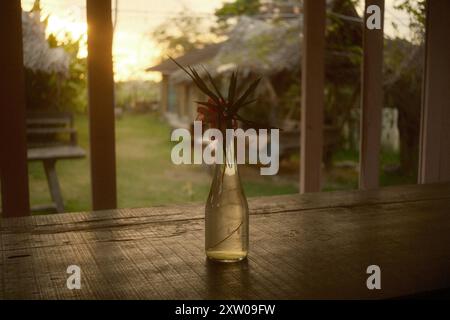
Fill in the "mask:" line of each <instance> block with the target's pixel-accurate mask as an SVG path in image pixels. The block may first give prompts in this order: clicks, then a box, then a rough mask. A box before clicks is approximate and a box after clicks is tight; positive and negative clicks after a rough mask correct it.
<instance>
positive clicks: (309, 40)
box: [300, 0, 326, 193]
mask: <svg viewBox="0 0 450 320" xmlns="http://www.w3.org/2000/svg"><path fill="white" fill-rule="evenodd" d="M325 12H326V1H325V0H306V1H304V4H303V40H302V41H303V44H302V94H301V96H302V97H301V98H302V106H301V120H300V132H301V134H300V139H301V143H300V193H308V192H318V191H320V188H321V168H322V149H323V110H324V78H325V71H324V68H325V62H324V61H325V59H324V56H325V25H326V14H325Z"/></svg>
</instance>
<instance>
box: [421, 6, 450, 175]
mask: <svg viewBox="0 0 450 320" xmlns="http://www.w3.org/2000/svg"><path fill="white" fill-rule="evenodd" d="M449 10H450V1H439V0H429V1H427V19H426V32H425V35H426V36H425V67H424V87H423V88H424V91H423V99H422V116H421V135H420V139H421V142H420V152H419V157H420V159H419V183H432V182H444V181H450V90H449V82H450V59H449V56H450V41H443V40H444V39H447V38H448V30H449V29H450V19H448V12H449Z"/></svg>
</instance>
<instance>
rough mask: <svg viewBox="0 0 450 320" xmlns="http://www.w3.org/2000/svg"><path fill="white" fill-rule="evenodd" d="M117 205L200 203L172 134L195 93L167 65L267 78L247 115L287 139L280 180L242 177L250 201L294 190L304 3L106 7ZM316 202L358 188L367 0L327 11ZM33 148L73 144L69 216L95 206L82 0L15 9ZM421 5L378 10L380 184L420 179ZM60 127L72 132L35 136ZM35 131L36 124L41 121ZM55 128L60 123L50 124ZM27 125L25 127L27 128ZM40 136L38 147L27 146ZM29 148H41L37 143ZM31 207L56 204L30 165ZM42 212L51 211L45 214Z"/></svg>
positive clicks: (265, 0) (209, 1)
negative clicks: (381, 39)
mask: <svg viewBox="0 0 450 320" xmlns="http://www.w3.org/2000/svg"><path fill="white" fill-rule="evenodd" d="M112 3H113V11H112V17H113V26H114V46H113V59H114V72H115V74H114V77H115V99H116V101H115V103H116V110H115V115H116V154H117V183H118V202H119V207H144V206H153V205H161V204H174V203H186V202H191V201H204V200H206V198H207V194H208V191H209V187H210V182H211V176H210V173H209V170H208V168H205V167H204V166H201V165H181V166H175V165H173V164H172V162H171V159H170V151H171V148H172V146H173V143H172V142H170V134H171V131H172V129H173V128H178V127H186V128H189V127H190V125H191V123H192V121H193V120H194V119H195V116H196V104H195V103H194V101H195V100H199V99H201V98H202V97H201V94H200V93H199V92H198V90H197V89H196V88H195V86H194V85H193V84H192V83H191V82H190V81H189V79H187V78H186V77H185V76H184V75H183V73H182V72H180V71H179V70H178V69H177V68H176V67H175V66H174V65H173V63H171V62H170V63H169V62H168V61H166V59H167V57H168V55H171V56H173V57H176V58H178V59H179V61H180V62H181V63H182V64H190V65H194V66H196V65H197V66H200V65H204V66H205V67H206V68H208V70H210V71H211V73H212V74H213V76H214V77H215V78H217V80H218V81H221V80H222V79H225V78H227V74H228V72H229V71H230V70H233V69H234V68H236V67H237V68H239V70H240V71H241V76H242V80H243V81H245V80H246V79H250V78H252V77H255V76H257V75H263V81H262V83H261V85H260V86H259V89H258V90H257V92H256V95H257V98H258V102H257V103H256V104H254V105H253V106H252V107H250V108H248V110H246V112H247V114H246V115H247V117H248V118H251V119H254V120H259V121H264V122H270V123H271V124H272V125H275V126H278V127H280V128H282V129H283V132H282V134H281V146H280V150H281V161H280V172H279V174H278V175H276V176H261V175H260V174H259V169H258V168H257V167H255V166H242V170H241V174H242V180H243V185H244V189H245V192H246V195H247V196H249V197H252V196H262V195H276V194H288V193H297V192H298V182H299V174H301V172H299V167H300V165H299V148H300V145H299V144H300V131H299V124H300V99H301V87H300V79H301V68H300V64H301V63H300V62H301V43H302V39H301V29H302V1H301V0H272V1H270V0H229V1H224V0H189V1H187V0H186V1H182V0H164V1H158V0H126V1H125V0H112ZM327 6H328V10H327V15H328V20H327V28H326V32H327V33H326V77H325V78H326V83H325V87H326V92H325V95H326V96H325V101H326V105H325V118H324V120H325V132H324V138H325V141H324V158H323V183H322V189H323V191H330V190H339V189H356V188H357V184H358V158H359V151H358V149H359V119H360V116H359V108H360V69H361V58H362V56H361V53H362V49H361V47H362V18H361V17H362V8H363V1H358V0H330V1H327ZM22 8H23V11H24V12H23V15H22V20H23V22H22V24H23V37H24V39H23V41H24V66H25V79H26V98H27V100H26V101H27V112H28V114H29V119H34V120H33V121H31V120H30V121H27V123H28V124H30V128H29V132H28V140H29V143H32V142H36V145H37V146H39V143H42V141H46V140H47V142H48V140H55V139H56V138H55V136H57V138H58V139H59V136H61V135H63V134H65V133H68V134H69V136H70V137H69V139H71V143H72V144H76V145H77V146H78V147H80V148H81V149H82V150H84V151H85V155H83V156H79V157H76V158H73V159H62V160H58V161H57V162H56V173H57V177H58V179H59V183H60V185H61V191H62V196H63V198H64V206H65V211H68V212H71V211H86V210H90V208H91V198H90V193H91V192H90V169H89V160H88V157H89V154H88V153H89V145H88V143H89V132H88V116H87V113H88V110H87V109H88V105H87V89H86V83H87V64H86V55H87V49H86V48H87V43H86V42H87V34H86V33H87V25H86V13H85V12H86V4H85V1H83V0H41V1H34V0H22ZM423 31H424V1H423V0H413V1H406V0H386V15H385V50H384V79H383V87H384V108H383V120H382V122H383V129H382V154H381V166H382V168H381V171H380V172H381V177H380V178H381V185H383V186H386V185H393V184H408V183H415V182H416V180H417V160H418V146H419V126H420V123H419V122H420V120H419V119H420V105H421V87H422V62H423V38H424V34H423ZM61 118H64V119H69V120H68V129H65V131H64V132H63V131H61V132H55V130H54V129H52V130H51V131H48V130H47V131H46V130H43V129H42V124H43V123H46V124H48V123H55V121H56V120H55V119H61ZM36 119H39V120H36ZM58 121H59V120H58ZM33 125H34V127H33ZM36 136H38V137H37V138H36ZM33 139H36V141H34V140H33ZM29 175H30V196H31V205H32V206H34V207H39V206H41V205H42V204H45V203H49V202H51V198H50V193H49V186H48V184H47V178H46V174H45V170H44V167H43V165H42V163H41V162H40V161H30V162H29ZM40 212H49V211H46V210H40Z"/></svg>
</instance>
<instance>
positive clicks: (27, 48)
mask: <svg viewBox="0 0 450 320" xmlns="http://www.w3.org/2000/svg"><path fill="white" fill-rule="evenodd" d="M22 35H23V62H24V65H25V67H26V68H28V69H30V70H32V71H42V72H45V73H58V74H61V75H67V73H68V72H69V62H70V58H69V55H68V54H67V53H66V52H65V51H64V49H62V48H50V46H49V44H48V42H47V39H46V37H45V23H44V22H42V21H41V19H40V13H39V11H30V12H25V11H23V12H22Z"/></svg>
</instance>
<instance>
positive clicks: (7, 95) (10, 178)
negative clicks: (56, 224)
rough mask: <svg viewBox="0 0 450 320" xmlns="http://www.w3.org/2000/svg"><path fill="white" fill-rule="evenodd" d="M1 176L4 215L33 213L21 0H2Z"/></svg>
mask: <svg viewBox="0 0 450 320" xmlns="http://www.w3.org/2000/svg"><path fill="white" fill-rule="evenodd" d="M0 39H2V49H1V50H0V70H1V72H0V90H1V91H0V180H1V185H2V188H1V193H2V197H1V198H2V200H1V201H2V205H1V207H2V211H3V213H2V215H3V216H4V217H14V216H24V215H29V214H30V201H29V190H28V167H27V158H26V157H27V151H26V150H27V149H26V148H27V147H26V135H25V127H26V126H25V81H24V72H23V49H22V9H21V6H20V1H0Z"/></svg>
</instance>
